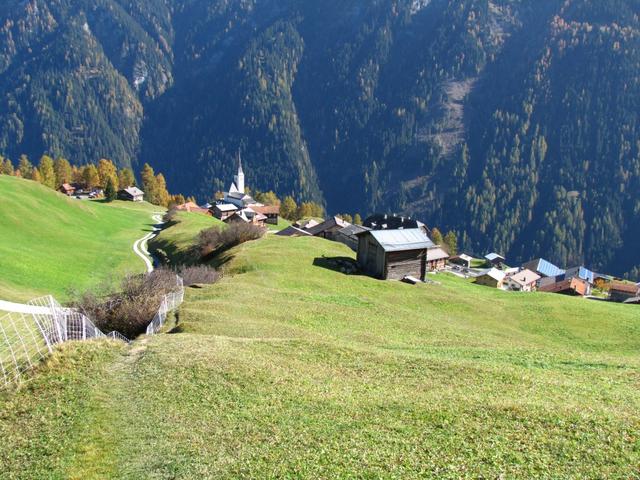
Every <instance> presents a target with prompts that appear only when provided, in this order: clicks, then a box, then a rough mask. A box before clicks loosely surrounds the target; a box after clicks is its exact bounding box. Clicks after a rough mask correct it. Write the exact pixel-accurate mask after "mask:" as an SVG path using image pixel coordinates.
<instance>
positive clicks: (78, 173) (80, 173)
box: [71, 165, 84, 184]
mask: <svg viewBox="0 0 640 480" xmlns="http://www.w3.org/2000/svg"><path fill="white" fill-rule="evenodd" d="M71 181H73V183H79V184H83V183H84V167H76V166H75V165H74V166H73V167H71Z"/></svg>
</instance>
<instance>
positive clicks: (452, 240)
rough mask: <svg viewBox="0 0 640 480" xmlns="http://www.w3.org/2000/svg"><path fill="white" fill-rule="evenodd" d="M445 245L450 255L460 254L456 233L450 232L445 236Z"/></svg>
mask: <svg viewBox="0 0 640 480" xmlns="http://www.w3.org/2000/svg"><path fill="white" fill-rule="evenodd" d="M444 244H445V246H446V247H447V250H448V251H449V255H451V256H453V255H457V254H458V237H457V236H456V234H455V233H454V232H452V231H450V232H448V233H447V234H446V235H445V236H444Z"/></svg>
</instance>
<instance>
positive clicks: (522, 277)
mask: <svg viewBox="0 0 640 480" xmlns="http://www.w3.org/2000/svg"><path fill="white" fill-rule="evenodd" d="M538 280H540V275H538V274H537V273H535V272H532V271H531V270H522V271H521V272H518V273H516V274H514V275H510V276H508V277H507V279H506V281H505V286H506V287H507V289H508V290H512V291H514V292H535V290H536V286H537V283H538Z"/></svg>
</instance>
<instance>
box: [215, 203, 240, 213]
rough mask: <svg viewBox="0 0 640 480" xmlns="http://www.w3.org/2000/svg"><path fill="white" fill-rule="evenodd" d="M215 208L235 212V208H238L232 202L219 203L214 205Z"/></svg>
mask: <svg viewBox="0 0 640 480" xmlns="http://www.w3.org/2000/svg"><path fill="white" fill-rule="evenodd" d="M215 208H216V209H217V210H219V211H221V212H235V211H236V210H238V207H236V206H235V205H234V204H233V203H219V204H217V205H215Z"/></svg>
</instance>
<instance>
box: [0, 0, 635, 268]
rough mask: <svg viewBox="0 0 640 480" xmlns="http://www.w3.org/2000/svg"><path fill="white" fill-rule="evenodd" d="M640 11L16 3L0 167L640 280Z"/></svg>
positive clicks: (593, 6)
mask: <svg viewBox="0 0 640 480" xmlns="http://www.w3.org/2000/svg"><path fill="white" fill-rule="evenodd" d="M639 14H640V1H638V0H607V1H606V2H605V1H601V0H545V1H538V0H493V1H488V0H368V1H363V0H325V1H323V2H317V1H311V0H304V1H299V0H261V1H258V0H206V1H204V0H181V1H178V0H144V1H135V2H134V1H130V0H91V1H89V0H26V1H22V0H20V1H18V0H6V1H4V2H2V4H1V5H0V154H3V155H5V156H7V157H8V158H11V159H12V160H13V161H14V163H16V164H17V161H18V159H19V157H20V155H21V154H23V153H24V154H27V155H29V156H30V157H32V158H39V157H40V156H41V154H42V153H43V152H47V153H48V154H49V155H51V156H52V157H54V158H57V157H60V156H62V157H65V158H69V159H70V160H71V161H72V162H73V163H75V164H77V165H80V164H87V163H92V162H96V161H97V160H98V159H100V158H110V159H113V160H114V161H115V162H116V163H117V164H118V166H119V167H131V168H133V169H134V170H136V171H139V170H140V169H141V168H142V165H143V164H144V163H145V162H146V163H150V164H152V165H154V166H155V167H156V168H158V169H159V170H161V171H162V172H164V173H165V175H166V177H167V181H168V182H169V184H171V185H172V186H173V187H174V188H175V189H176V190H178V191H181V192H184V193H185V194H188V195H191V194H193V195H196V196H197V197H198V198H199V199H201V200H205V199H210V198H211V196H212V195H213V193H214V192H216V191H218V190H222V189H223V188H224V187H226V186H227V185H226V183H227V182H228V179H229V178H230V177H231V175H232V174H233V171H234V169H235V165H234V158H235V155H236V152H237V150H238V149H241V150H242V152H243V158H244V161H245V163H246V166H247V173H248V181H249V184H250V185H252V186H253V187H254V188H256V189H259V190H263V191H266V190H274V191H275V192H276V193H277V194H278V195H279V196H281V197H282V198H283V197H285V196H287V195H291V196H293V197H295V198H298V199H301V200H309V201H316V202H321V203H323V204H325V205H326V207H327V210H328V211H329V212H342V211H347V212H361V213H362V214H366V213H371V212H374V211H388V212H397V213H404V214H407V215H412V216H418V217H420V218H421V219H423V220H425V221H426V222H427V223H428V224H431V225H438V226H440V227H442V228H443V229H446V230H454V231H456V232H457V234H458V237H459V239H460V247H461V248H462V249H464V250H468V251H471V252H474V253H483V251H484V250H485V249H489V248H490V249H492V250H497V251H500V252H501V253H504V254H506V255H507V256H508V257H509V258H510V259H512V260H513V261H514V262H516V261H519V260H525V259H527V258H530V257H534V256H545V257H548V258H549V260H551V261H554V262H557V263H560V264H562V265H572V264H579V263H586V264H587V265H588V266H590V267H592V268H594V269H605V270H609V271H612V272H613V273H617V274H620V275H622V274H625V273H635V274H637V273H638V269H639V268H640V250H639V249H638V248H637V238H638V236H639V235H640V132H639V130H640V125H639V122H638V112H639V111H640V108H639V107H640V105H639V102H640V85H639V83H638V82H639V80H638V72H639V71H640V70H639V69H640V64H639V62H640V53H639V52H640V48H639V47H640V45H639V43H640V42H639V35H640V30H639V28H640V20H639V16H638V15H639Z"/></svg>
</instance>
